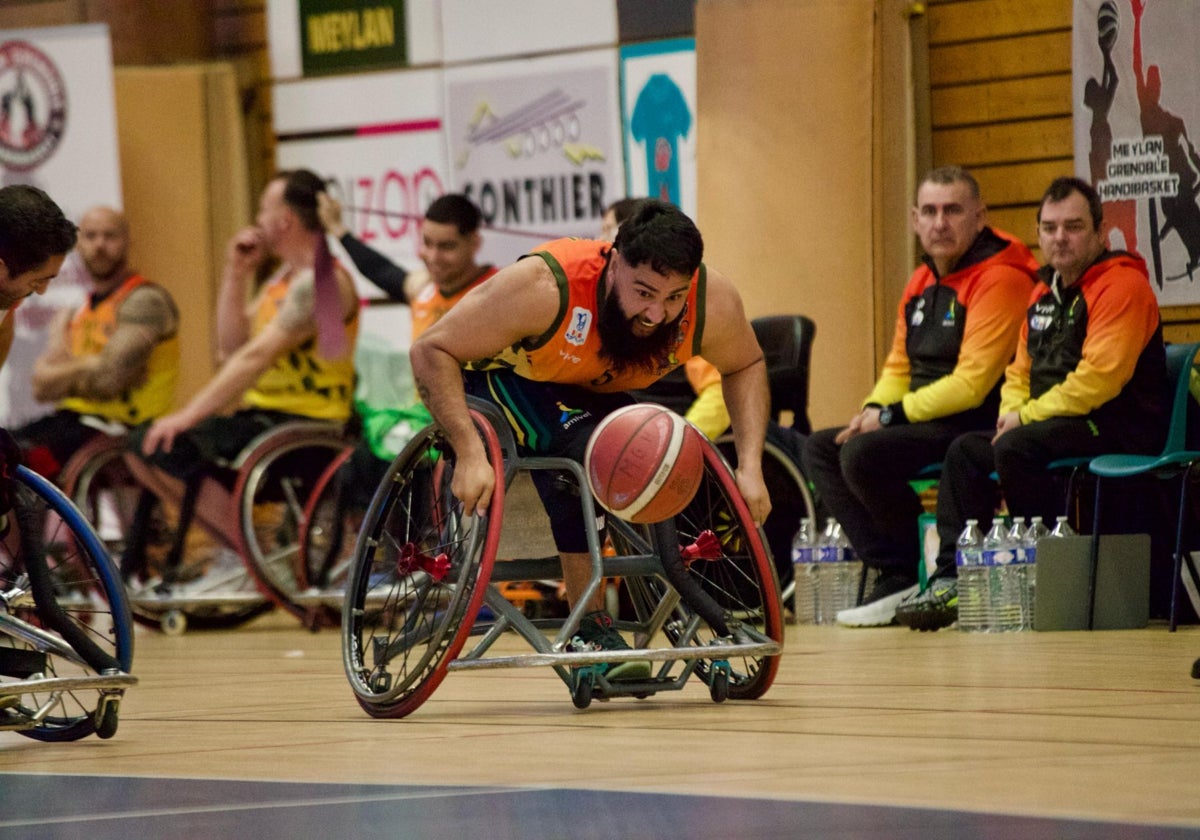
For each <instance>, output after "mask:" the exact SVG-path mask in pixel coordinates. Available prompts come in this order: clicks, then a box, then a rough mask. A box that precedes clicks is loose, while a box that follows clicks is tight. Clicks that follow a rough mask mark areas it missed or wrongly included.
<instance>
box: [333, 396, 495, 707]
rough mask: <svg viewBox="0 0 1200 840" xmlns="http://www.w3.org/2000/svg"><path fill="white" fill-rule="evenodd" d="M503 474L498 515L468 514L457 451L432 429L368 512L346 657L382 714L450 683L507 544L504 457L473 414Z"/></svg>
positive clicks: (347, 615) (397, 465) (345, 629)
mask: <svg viewBox="0 0 1200 840" xmlns="http://www.w3.org/2000/svg"><path fill="white" fill-rule="evenodd" d="M472 417H473V419H474V420H475V426H476V429H477V430H478V432H479V434H480V437H481V438H482V440H483V443H484V449H485V451H486V452H487V453H488V458H489V460H490V462H491V464H492V467H493V469H494V470H495V475H496V490H495V492H494V494H493V496H492V501H491V505H490V507H489V509H488V513H487V515H486V516H483V517H468V516H464V515H463V512H462V505H461V503H460V502H459V501H458V500H457V499H455V498H454V496H453V495H452V494H451V492H450V482H451V479H452V478H453V475H454V452H453V450H452V449H451V447H450V445H449V443H448V442H447V441H446V440H445V438H444V437H443V435H442V434H441V432H440V431H438V430H437V428H436V427H434V426H428V427H426V428H425V429H424V430H423V431H422V432H420V433H419V434H418V435H417V436H416V437H415V438H414V439H413V440H412V441H411V442H410V443H409V444H408V446H407V447H405V449H404V451H403V452H401V453H400V455H398V456H397V457H396V460H395V461H394V462H393V463H392V465H391V467H389V469H388V471H387V473H386V475H385V476H384V479H383V481H382V483H381V484H380V485H379V488H378V490H377V491H376V493H375V498H374V499H373V500H372V501H371V506H370V508H369V509H368V510H367V515H366V519H365V520H364V522H363V527H362V530H361V532H360V534H359V538H358V543H357V545H356V547H355V561H354V566H353V569H352V570H351V573H350V582H349V586H348V587H347V590H346V597H345V601H344V604H343V612H342V659H343V664H344V665H345V669H346V676H347V678H348V679H349V681H350V687H351V688H352V689H353V691H354V694H355V697H356V699H357V700H358V702H359V704H360V705H361V706H362V707H363V708H364V709H365V710H366V711H367V712H368V713H369V714H371V715H372V716H374V717H389V718H398V717H404V716H405V715H408V714H411V713H412V712H413V711H414V710H416V709H417V708H418V707H419V706H420V705H421V704H422V703H424V702H425V700H426V699H428V697H429V696H430V695H431V694H432V693H433V691H434V689H436V688H437V686H438V685H439V684H440V683H441V681H442V680H443V679H444V678H445V675H446V669H447V667H448V666H449V663H450V662H451V661H452V660H453V659H454V658H455V657H456V656H457V655H458V653H459V651H460V650H462V647H463V644H464V643H465V642H466V639H467V637H468V636H469V635H470V632H471V627H472V625H473V624H474V621H475V617H476V615H477V614H478V612H479V607H480V605H481V604H482V603H483V598H484V594H485V590H486V588H487V582H488V579H489V577H490V575H491V570H492V564H493V563H494V562H495V558H496V549H497V547H498V545H499V541H500V526H501V520H502V515H503V506H504V478H503V459H502V456H501V454H500V444H499V442H498V440H497V437H496V433H495V431H494V430H493V429H492V427H491V426H490V425H489V424H488V423H487V422H486V421H485V420H484V419H483V417H482V416H481V415H479V414H476V413H475V412H472Z"/></svg>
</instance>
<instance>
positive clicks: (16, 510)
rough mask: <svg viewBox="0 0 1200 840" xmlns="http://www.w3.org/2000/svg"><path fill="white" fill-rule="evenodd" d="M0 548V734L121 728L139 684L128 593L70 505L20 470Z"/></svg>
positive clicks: (64, 737) (69, 737)
mask: <svg viewBox="0 0 1200 840" xmlns="http://www.w3.org/2000/svg"><path fill="white" fill-rule="evenodd" d="M14 484H15V485H16V490H15V493H14V497H15V498H14V507H13V509H12V510H11V511H10V512H9V513H8V514H7V517H8V518H9V521H8V522H6V528H5V532H4V535H3V544H2V546H0V648H3V654H4V655H3V657H0V661H3V662H4V663H5V668H4V673H3V674H2V675H0V730H15V731H18V732H20V733H21V734H22V735H25V736H27V737H30V738H34V739H37V740H41V741H73V740H77V739H79V738H83V737H86V736H88V735H91V734H93V733H94V734H96V735H98V736H99V737H101V738H111V737H112V736H113V735H114V734H116V731H117V725H118V716H119V708H120V701H121V698H122V697H123V696H124V693H125V689H126V688H129V687H131V686H133V685H136V684H137V678H136V677H134V676H133V675H131V674H130V673H129V671H130V669H131V665H132V660H133V621H132V618H131V616H130V611H129V605H128V603H127V601H126V598H125V589H124V587H123V586H122V583H121V580H120V576H119V574H118V572H117V569H116V567H115V566H114V565H113V563H112V560H111V559H110V557H109V555H108V553H107V551H106V550H105V549H104V546H103V544H102V543H101V541H100V539H99V537H98V536H97V535H96V533H95V532H94V531H93V530H92V528H91V527H90V526H89V525H88V523H87V521H86V520H85V519H84V518H83V515H82V514H81V513H80V512H79V510H78V509H77V508H76V507H75V506H74V505H73V504H72V503H71V501H70V500H69V499H68V498H67V497H66V496H65V495H63V493H62V492H61V491H60V490H59V489H58V488H57V487H55V486H54V485H53V484H51V483H50V482H49V481H47V480H46V479H45V478H43V477H42V476H40V475H38V474H37V473H34V472H32V471H31V470H29V469H27V468H25V467H18V469H17V471H16V476H15V480H14Z"/></svg>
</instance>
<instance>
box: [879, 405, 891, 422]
mask: <svg viewBox="0 0 1200 840" xmlns="http://www.w3.org/2000/svg"><path fill="white" fill-rule="evenodd" d="M892 416H893V415H892V407H891V406H890V405H884V406H880V408H879V425H880V426H890V425H892Z"/></svg>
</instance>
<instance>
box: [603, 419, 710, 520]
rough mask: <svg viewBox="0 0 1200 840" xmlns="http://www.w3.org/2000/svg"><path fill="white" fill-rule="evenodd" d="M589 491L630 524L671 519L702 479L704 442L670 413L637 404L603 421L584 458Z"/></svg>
mask: <svg viewBox="0 0 1200 840" xmlns="http://www.w3.org/2000/svg"><path fill="white" fill-rule="evenodd" d="M583 464H584V468H585V469H586V471H587V477H588V486H589V487H591V489H592V495H593V496H595V497H596V501H598V502H599V503H600V504H601V505H602V506H603V507H604V509H605V510H607V511H609V512H610V513H612V514H614V515H616V516H619V517H621V518H622V519H625V520H628V521H629V522H639V523H651V522H662V521H663V520H666V519H670V518H671V517H672V516H675V515H676V514H677V513H679V512H680V511H682V510H683V509H684V508H685V507H687V505H688V502H690V501H691V500H692V497H693V496H695V495H696V490H697V488H699V486H700V480H701V478H702V477H703V475H704V438H703V436H702V435H701V434H700V432H699V431H697V430H696V428H695V427H694V426H692V425H691V424H690V423H688V422H687V421H686V420H684V419H683V418H682V417H680V416H679V415H678V414H676V413H675V412H673V411H671V410H670V409H667V408H664V407H663V406H661V405H656V404H654V403H639V404H637V405H630V406H626V407H625V408H621V409H618V410H616V411H614V412H613V413H612V414H610V415H608V416H607V417H605V418H604V419H603V420H602V421H601V422H600V425H598V426H597V427H596V430H595V431H594V432H592V437H591V439H590V440H588V445H587V451H586V453H585V454H584V458H583Z"/></svg>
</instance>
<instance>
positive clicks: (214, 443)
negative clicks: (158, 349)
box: [140, 169, 358, 475]
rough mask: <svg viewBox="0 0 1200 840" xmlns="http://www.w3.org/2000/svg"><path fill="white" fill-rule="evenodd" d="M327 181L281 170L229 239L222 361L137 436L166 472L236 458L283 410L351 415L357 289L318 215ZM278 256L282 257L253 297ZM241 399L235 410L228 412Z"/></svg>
mask: <svg viewBox="0 0 1200 840" xmlns="http://www.w3.org/2000/svg"><path fill="white" fill-rule="evenodd" d="M324 188H325V185H324V182H323V181H322V180H321V179H320V178H319V177H318V176H317V175H316V174H314V173H312V172H310V171H308V170H305V169H299V170H294V171H290V172H282V173H280V174H278V175H276V176H275V177H274V178H272V179H271V181H270V182H269V183H268V184H267V186H266V188H265V189H264V190H263V193H262V198H261V200H260V202H259V210H258V218H257V223H256V224H255V225H254V226H253V227H247V228H243V229H242V230H241V231H239V232H238V233H236V234H235V235H234V236H233V238H232V239H231V240H230V242H229V246H228V249H227V251H226V260H225V269H224V275H223V278H222V282H221V288H220V292H219V296H218V299H217V346H218V352H219V355H220V356H221V357H222V359H223V361H222V365H221V368H220V369H219V370H218V371H217V373H216V375H215V376H213V378H212V379H211V380H209V381H208V383H207V384H206V385H205V386H204V387H203V388H201V389H200V391H199V392H197V393H196V395H195V396H194V397H192V399H191V400H189V401H188V403H187V405H185V406H184V407H183V408H181V409H180V410H179V411H176V412H173V413H171V414H168V415H166V416H164V417H160V418H159V419H158V420H155V421H154V423H153V424H152V425H151V426H150V428H149V430H148V431H146V433H145V436H144V438H143V439H142V441H141V444H140V449H141V451H142V453H143V454H145V455H152V454H154V453H156V452H159V457H157V458H156V459H155V462H156V463H157V464H159V465H160V466H163V467H164V468H165V469H167V470H168V472H171V473H173V474H176V475H189V474H191V473H192V472H193V471H194V470H195V469H196V467H197V466H198V465H202V464H204V463H206V462H212V461H216V460H218V459H228V458H232V457H234V456H235V455H237V453H238V452H239V451H240V450H241V448H242V447H243V446H245V445H246V444H247V443H248V442H249V441H250V440H252V439H253V438H254V437H255V436H256V435H257V434H258V433H259V432H261V431H263V430H265V429H267V428H270V427H271V426H273V425H275V424H277V423H279V422H281V421H284V420H288V419H296V418H302V419H310V420H329V421H334V422H344V421H345V420H347V419H348V418H349V416H350V399H351V396H352V393H353V390H354V363H353V358H352V354H353V351H354V340H355V338H356V337H357V334H358V298H357V296H356V294H355V292H354V284H353V281H352V280H351V279H350V275H349V274H347V273H346V271H345V269H343V268H342V267H341V266H340V265H337V264H336V263H335V262H333V260H332V258H331V257H330V256H329V252H328V249H327V246H326V244H325V231H324V229H323V228H322V227H321V222H320V220H319V219H318V218H317V196H318V194H319V193H320V192H322V191H323V190H324ZM271 256H275V257H277V258H278V259H279V260H280V261H281V265H280V267H279V268H278V269H277V270H276V271H275V273H274V274H273V275H272V276H271V277H270V278H269V279H268V280H267V281H266V282H265V283H264V284H263V285H262V287H261V288H260V289H259V290H258V291H257V293H256V294H255V295H254V297H253V300H252V301H251V302H250V304H249V305H247V300H249V299H250V295H249V292H250V287H251V284H252V283H253V282H254V280H255V278H256V276H257V273H258V271H259V269H260V268H261V267H262V266H263V265H264V264H265V263H266V261H267V260H268V259H269V258H270V257H271ZM238 402H240V403H241V409H240V410H239V411H238V412H237V413H235V414H233V415H232V416H221V412H222V411H224V410H225V408H226V407H228V406H229V405H231V404H235V403H238ZM160 450H161V451H160Z"/></svg>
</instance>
